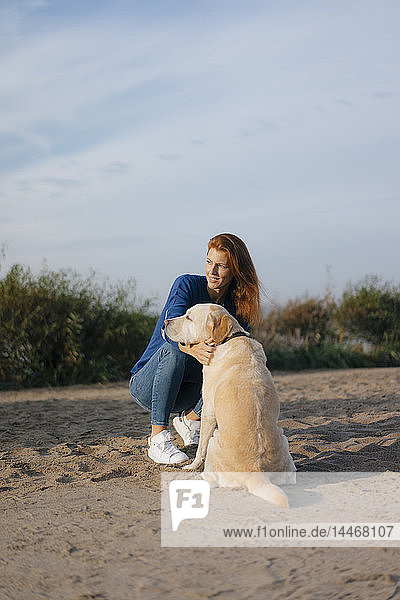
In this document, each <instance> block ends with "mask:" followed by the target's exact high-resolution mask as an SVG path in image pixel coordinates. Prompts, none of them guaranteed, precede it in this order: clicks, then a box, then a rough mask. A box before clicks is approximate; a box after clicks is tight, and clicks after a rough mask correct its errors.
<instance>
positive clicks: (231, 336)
mask: <svg viewBox="0 0 400 600" xmlns="http://www.w3.org/2000/svg"><path fill="white" fill-rule="evenodd" d="M241 336H246V337H247V333H246V332H245V331H236V332H235V333H232V335H228V336H227V337H226V338H225V339H224V340H222V342H220V343H219V345H221V344H225V343H226V342H229V340H233V338H236V337H241Z"/></svg>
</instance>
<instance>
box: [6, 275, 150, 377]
mask: <svg viewBox="0 0 400 600" xmlns="http://www.w3.org/2000/svg"><path fill="white" fill-rule="evenodd" d="M134 290H135V285H134V281H133V280H129V281H128V282H126V283H125V284H118V285H111V284H109V283H107V282H103V283H101V284H100V283H98V282H97V280H96V276H95V274H94V273H92V274H91V275H90V276H89V277H87V278H86V279H82V278H81V277H80V276H79V275H77V274H76V273H74V272H72V271H70V270H68V271H58V272H55V271H50V270H48V269H47V268H43V269H42V271H41V272H40V273H39V275H38V276H34V275H33V274H32V272H31V270H30V269H29V268H27V267H23V266H21V265H14V266H12V267H11V268H10V270H9V272H8V273H7V274H6V275H5V277H4V278H2V279H1V280H0V385H1V386H2V387H3V388H15V387H21V386H42V385H49V384H50V385H66V384H71V383H94V382H106V381H115V380H117V379H120V378H122V377H127V376H128V373H129V370H130V368H131V367H132V365H133V364H134V362H135V361H136V360H137V359H138V358H139V357H140V355H141V354H142V352H143V350H144V348H145V347H146V345H147V343H148V340H149V339H150V336H151V334H152V332H153V329H154V325H155V317H154V316H152V315H151V314H149V303H148V302H147V303H144V304H143V305H142V306H139V307H138V306H137V301H136V297H135V293H134Z"/></svg>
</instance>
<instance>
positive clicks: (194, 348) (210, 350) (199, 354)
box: [179, 338, 215, 366]
mask: <svg viewBox="0 0 400 600" xmlns="http://www.w3.org/2000/svg"><path fill="white" fill-rule="evenodd" d="M179 348H180V349H181V350H182V352H185V353H186V354H190V356H193V357H194V358H195V359H196V360H198V361H199V363H201V364H202V365H205V366H208V365H209V364H210V361H211V359H212V357H213V356H214V352H215V342H214V341H213V339H212V338H209V339H208V340H206V341H205V342H200V344H191V345H190V346H181V344H179Z"/></svg>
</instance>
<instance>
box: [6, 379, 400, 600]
mask: <svg viewBox="0 0 400 600" xmlns="http://www.w3.org/2000/svg"><path fill="white" fill-rule="evenodd" d="M273 376H274V380H275V385H276V387H277V390H278V393H279V395H280V399H281V412H280V425H281V426H282V428H283V430H284V432H285V434H286V436H287V438H288V441H289V447H290V452H291V454H292V456H293V459H294V461H295V464H296V468H297V469H298V471H299V472H301V471H356V472H386V471H389V472H390V471H395V472H397V471H399V454H400V453H399V446H400V444H399V432H400V403H399V399H400V368H381V369H378V368H375V369H348V370H324V371H304V372H300V373H279V372H277V373H273ZM149 422H150V419H149V414H148V413H147V412H145V411H144V410H142V409H141V408H140V407H139V406H137V405H136V404H135V403H134V402H133V400H132V399H131V397H130V395H129V390H128V383H127V382H122V383H116V384H104V385H102V384H96V385H91V386H84V385H79V386H70V387H65V388H51V387H49V388H41V389H29V390H19V391H3V392H1V393H0V438H1V449H0V468H1V471H0V474H1V481H0V505H1V511H2V517H1V524H0V600H6V599H7V600H36V599H37V600H39V599H42V598H49V599H52V600H58V599H62V600H64V599H65V600H130V599H133V598H138V599H141V598H143V599H145V598H146V599H152V598H159V597H161V598H165V599H170V598H171V599H172V598H191V599H197V598H199V599H200V598H218V599H224V598H227V599H230V598H238V599H239V598H240V599H242V598H249V599H250V598H252V599H258V598H260V599H261V598H268V599H272V600H274V599H275V598H276V599H278V598H302V599H305V598H309V599H312V598H313V599H316V598H319V597H322V596H323V597H325V598H327V599H339V598H343V599H344V598H351V599H352V600H353V599H363V600H364V599H368V598H371V599H372V598H376V599H387V600H389V599H392V598H395V597H397V596H399V597H400V570H399V562H400V560H399V559H400V550H399V548H394V547H380V548H367V547H365V548H364V547H363V548H268V547H262V548H196V547H193V548H162V547H161V544H160V539H161V533H160V478H161V473H162V472H165V471H171V470H173V469H174V468H173V467H166V466H160V465H156V464H154V463H153V462H151V461H150V460H149V459H148V458H147V455H146V447H147V440H146V437H147V435H148V434H149ZM174 440H175V441H176V443H177V445H179V446H180V447H182V444H181V443H180V442H179V440H180V438H179V437H178V436H177V435H176V434H175V435H174ZM185 451H186V450H185ZM187 452H188V454H190V456H194V452H195V448H193V447H191V448H190V449H189V450H187Z"/></svg>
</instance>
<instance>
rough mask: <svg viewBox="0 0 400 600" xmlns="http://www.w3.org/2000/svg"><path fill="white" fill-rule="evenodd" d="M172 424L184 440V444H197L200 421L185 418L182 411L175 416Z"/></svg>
mask: <svg viewBox="0 0 400 600" xmlns="http://www.w3.org/2000/svg"><path fill="white" fill-rule="evenodd" d="M172 424H173V426H174V428H175V429H176V431H177V432H178V433H179V435H180V436H181V438H182V439H183V441H184V444H185V446H190V445H191V444H198V443H199V437H200V421H192V420H190V419H187V418H186V416H185V414H184V413H182V415H181V416H180V417H175V419H173V421H172Z"/></svg>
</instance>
